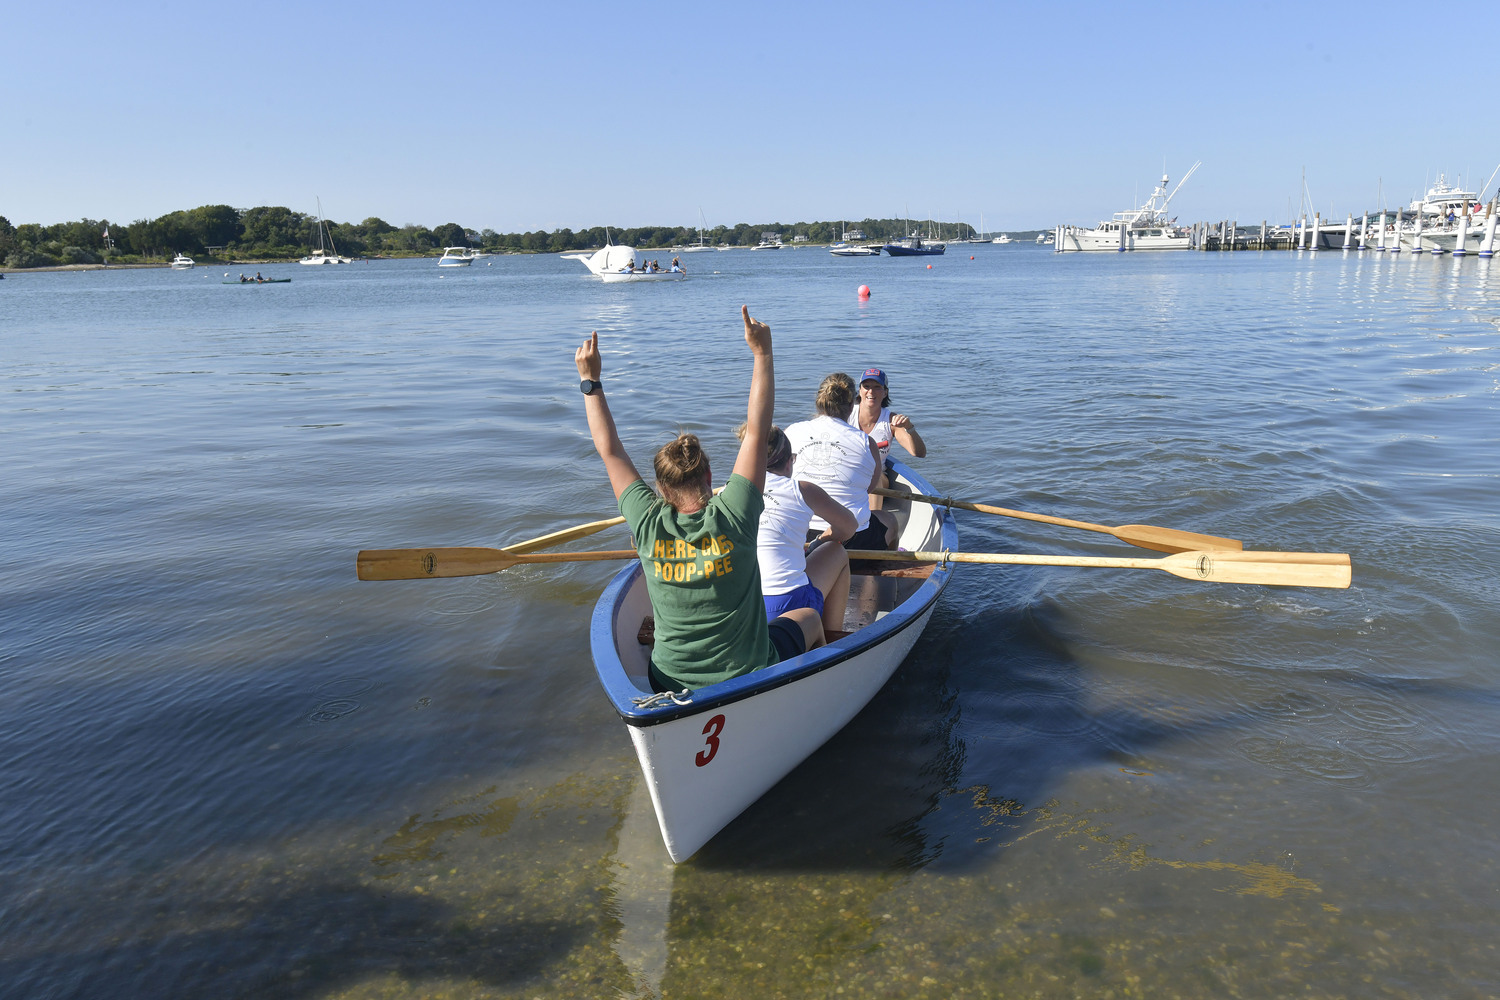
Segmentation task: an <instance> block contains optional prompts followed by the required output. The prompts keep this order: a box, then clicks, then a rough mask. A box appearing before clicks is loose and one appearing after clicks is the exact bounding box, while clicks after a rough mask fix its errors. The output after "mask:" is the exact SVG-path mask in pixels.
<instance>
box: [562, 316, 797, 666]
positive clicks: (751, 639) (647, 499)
mask: <svg viewBox="0 0 1500 1000" xmlns="http://www.w3.org/2000/svg"><path fill="white" fill-rule="evenodd" d="M740 317H741V319H742V320H743V321H744V325H745V343H746V344H748V345H749V347H750V353H751V355H752V356H753V358H754V369H753V371H752V374H751V377H750V395H749V400H748V403H747V406H746V419H745V435H744V438H743V440H742V441H741V443H740V450H739V454H738V455H737V456H736V457H735V461H734V471H733V473H732V474H731V475H730V476H729V481H728V483H727V484H726V485H725V486H724V489H723V491H722V492H721V493H719V494H718V495H717V496H714V494H713V479H712V473H711V471H710V469H709V464H708V456H707V455H706V454H704V452H703V448H702V446H701V445H700V444H699V442H698V438H697V436H696V435H694V434H679V435H677V437H676V438H675V439H674V440H672V441H671V442H669V443H668V444H666V445H664V446H663V447H662V448H661V449H660V450H659V451H658V452H657V453H656V456H655V459H654V461H653V463H652V465H653V468H654V470H655V472H656V485H657V488H658V489H660V491H661V495H660V496H657V495H656V494H655V493H653V492H652V491H651V490H650V489H649V488H648V487H647V486H646V484H645V482H644V481H643V480H642V479H641V475H640V473H639V472H637V471H636V468H635V464H634V463H633V462H632V461H631V460H630V456H629V455H627V454H626V453H625V447H624V445H622V444H621V443H620V435H619V432H618V431H617V430H616V429H615V422H614V417H613V416H612V415H611V414H610V412H609V403H608V402H607V401H606V400H605V398H604V391H603V386H602V385H600V383H599V375H600V372H601V370H602V361H601V359H600V356H599V335H598V333H594V334H592V335H591V336H590V337H589V339H588V340H586V341H584V343H583V346H581V347H579V348H578V350H577V351H576V352H575V353H574V358H573V359H574V363H575V364H576V365H577V367H578V376H579V378H580V379H582V380H583V381H582V385H581V388H582V389H583V393H584V410H585V411H586V412H587V414H588V421H589V432H590V434H591V435H592V437H593V441H594V448H595V450H597V451H598V453H599V457H600V458H601V459H603V460H604V470H605V472H606V473H607V474H608V476H609V483H610V486H611V487H612V488H613V489H614V492H615V498H616V499H617V500H618V501H619V505H620V513H621V514H622V515H624V517H625V520H626V522H627V523H628V524H629V525H630V534H631V538H632V539H634V541H635V547H636V551H637V553H638V554H639V555H640V559H641V568H642V569H643V570H644V571H645V579H646V592H647V594H648V595H650V597H651V606H652V609H653V611H654V613H655V616H656V626H655V646H654V648H653V650H652V653H651V665H650V675H651V684H652V687H653V688H655V689H656V690H659V691H660V690H678V689H681V688H684V687H687V688H699V687H703V686H705V685H708V684H716V683H718V682H719V681H725V680H729V679H730V678H732V677H738V676H740V675H741V674H747V673H749V672H751V671H752V670H759V669H760V668H761V667H766V666H770V665H771V664H773V663H778V662H780V661H781V660H784V659H789V658H791V657H793V656H797V655H799V654H801V653H803V652H805V651H806V650H808V649H812V648H814V647H817V646H821V645H823V643H824V637H823V622H822V619H821V618H820V616H819V615H818V613H817V612H815V611H813V610H812V609H811V608H799V609H797V610H794V611H788V612H786V613H785V614H782V615H779V616H777V617H776V618H775V619H773V620H772V621H770V622H769V623H768V622H767V621H766V615H765V613H764V610H763V609H764V607H765V605H764V602H763V601H762V599H761V581H760V567H759V565H758V562H757V560H756V559H753V558H751V557H750V554H751V553H752V552H753V551H755V548H756V538H757V535H758V534H759V524H760V513H761V510H762V509H763V507H764V505H765V504H764V501H763V500H762V497H761V489H762V488H763V487H764V486H765V481H766V442H767V440H768V438H769V437H770V430H771V408H772V403H773V400H774V397H775V392H776V383H775V373H774V370H773V366H772V359H771V330H770V328H769V327H768V326H766V325H765V324H764V323H762V322H760V321H759V320H756V319H752V318H751V316H750V310H749V309H748V308H745V307H741V309H740Z"/></svg>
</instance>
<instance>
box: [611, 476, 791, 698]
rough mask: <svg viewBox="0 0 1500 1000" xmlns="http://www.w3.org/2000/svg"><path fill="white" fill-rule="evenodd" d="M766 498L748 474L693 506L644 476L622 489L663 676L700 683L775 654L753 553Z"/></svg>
mask: <svg viewBox="0 0 1500 1000" xmlns="http://www.w3.org/2000/svg"><path fill="white" fill-rule="evenodd" d="M764 506H765V500H764V498H763V497H762V496H761V494H760V491H759V490H757V489H756V488H755V487H754V486H753V485H752V484H751V483H750V480H748V479H746V478H745V477H744V476H730V477H729V483H728V485H726V486H725V487H724V489H723V491H722V492H721V493H719V495H718V496H716V497H714V498H713V499H712V500H710V501H709V502H708V506H706V507H704V508H703V509H702V510H699V511H694V512H693V513H691V514H680V513H678V512H677V510H676V509H674V508H673V507H672V506H671V505H670V504H668V503H667V502H666V501H665V500H663V499H662V498H661V497H659V496H657V495H656V494H655V493H653V492H652V491H651V488H650V487H648V486H647V485H646V484H645V483H644V482H643V481H641V480H639V479H637V480H636V481H635V482H633V483H631V484H630V485H629V486H627V487H625V492H624V493H622V494H620V513H621V514H623V515H624V516H625V521H626V523H628V524H629V525H630V535H631V538H633V539H634V540H635V548H636V551H637V552H638V553H640V557H641V569H642V570H644V571H645V574H646V592H647V593H648V594H650V595H651V607H652V609H653V610H654V611H655V614H656V648H655V650H654V651H653V652H652V654H651V663H652V666H653V667H654V668H655V671H656V673H657V674H658V675H659V680H660V681H666V682H668V683H669V684H670V685H673V686H674V688H683V687H688V688H700V687H705V686H707V685H709V684H717V683H718V682H719V681H726V680H729V679H730V678H731V677H739V676H740V675H741V674H748V673H749V672H750V671H752V670H759V669H760V668H761V667H766V666H770V665H771V664H773V663H775V662H776V661H777V655H776V648H775V647H774V646H772V645H771V636H770V632H769V631H768V630H767V627H766V605H765V601H764V600H762V598H761V590H760V564H759V562H758V560H757V559H756V555H755V542H756V536H757V535H758V533H759V531H760V512H761V508H762V507H764Z"/></svg>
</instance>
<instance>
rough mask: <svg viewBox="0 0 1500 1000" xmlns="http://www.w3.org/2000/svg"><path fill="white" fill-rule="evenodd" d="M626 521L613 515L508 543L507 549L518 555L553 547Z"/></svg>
mask: <svg viewBox="0 0 1500 1000" xmlns="http://www.w3.org/2000/svg"><path fill="white" fill-rule="evenodd" d="M624 523H625V519H624V518H623V517H611V518H607V519H606V520H603V521H590V522H589V523H588V524H580V525H578V526H577V527H573V528H564V529H563V530H561V531H554V532H552V533H551V534H547V535H541V536H540V537H537V538H533V539H531V540H529V541H525V542H517V543H516V544H514V545H507V546H505V551H506V552H513V553H516V554H518V555H519V554H520V553H523V552H535V551H536V550H537V549H546V548H551V547H552V546H554V545H562V544H563V543H564V542H571V541H573V540H575V539H578V538H586V537H588V536H589V535H592V534H594V533H595V532H599V531H603V530H604V529H605V528H612V527H614V526H615V525H617V524H624Z"/></svg>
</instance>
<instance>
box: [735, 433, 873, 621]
mask: <svg viewBox="0 0 1500 1000" xmlns="http://www.w3.org/2000/svg"><path fill="white" fill-rule="evenodd" d="M735 432H736V433H737V434H741V435H742V436H743V427H739V428H736V429H735ZM792 459H793V455H792V444H791V442H790V441H789V440H787V436H786V434H785V433H784V432H783V431H782V429H781V428H780V427H776V426H774V425H773V426H772V427H771V433H770V436H769V438H768V439H767V444H766V485H765V489H764V490H762V494H763V495H764V497H765V504H766V506H765V509H764V510H763V511H761V514H760V534H759V536H758V539H757V543H756V549H755V552H756V556H757V561H758V562H759V563H760V585H761V590H762V592H763V593H764V594H765V600H766V618H767V619H768V620H770V619H774V618H776V617H777V616H778V615H783V614H786V613H787V612H788V611H791V610H793V609H796V608H812V609H813V610H814V611H816V612H818V614H820V615H821V616H822V619H823V631H824V633H825V634H827V633H834V632H841V631H843V628H844V609H845V607H847V606H848V603H849V554H848V552H847V551H845V549H844V547H843V546H842V545H837V544H834V545H818V546H817V547H815V548H814V549H813V550H812V551H811V552H808V551H807V531H808V527H809V526H810V524H811V523H812V519H813V518H814V517H819V518H822V519H823V520H825V521H826V522H827V523H828V524H829V526H830V527H829V533H830V535H831V537H832V539H833V541H834V542H842V541H844V540H845V539H847V538H849V537H851V536H852V535H853V534H854V532H855V530H856V529H857V528H858V522H857V521H856V520H855V518H854V513H853V512H852V511H851V510H849V508H847V507H845V506H844V505H843V504H841V503H839V502H838V501H837V500H835V499H834V498H833V497H831V496H829V495H828V493H827V492H826V491H825V490H824V489H823V488H822V487H821V486H819V485H817V484H816V483H812V482H807V481H799V480H797V479H795V478H793V476H792Z"/></svg>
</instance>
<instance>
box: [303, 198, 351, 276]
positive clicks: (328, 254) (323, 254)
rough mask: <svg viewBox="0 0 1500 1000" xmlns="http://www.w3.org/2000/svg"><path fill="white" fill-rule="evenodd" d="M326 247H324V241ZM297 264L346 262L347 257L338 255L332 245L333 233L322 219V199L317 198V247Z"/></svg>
mask: <svg viewBox="0 0 1500 1000" xmlns="http://www.w3.org/2000/svg"><path fill="white" fill-rule="evenodd" d="M325 242H326V243H327V247H326V248H325V247H324V243H325ZM297 263H299V264H308V265H317V264H348V263H350V259H349V258H348V257H340V256H339V251H338V248H337V247H335V246H334V245H333V234H332V233H330V232H329V231H328V223H326V222H324V221H323V199H321V198H319V199H318V249H316V250H314V251H313V252H312V253H310V254H308V255H307V256H306V257H303V258H302V259H301V260H299V261H297Z"/></svg>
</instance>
